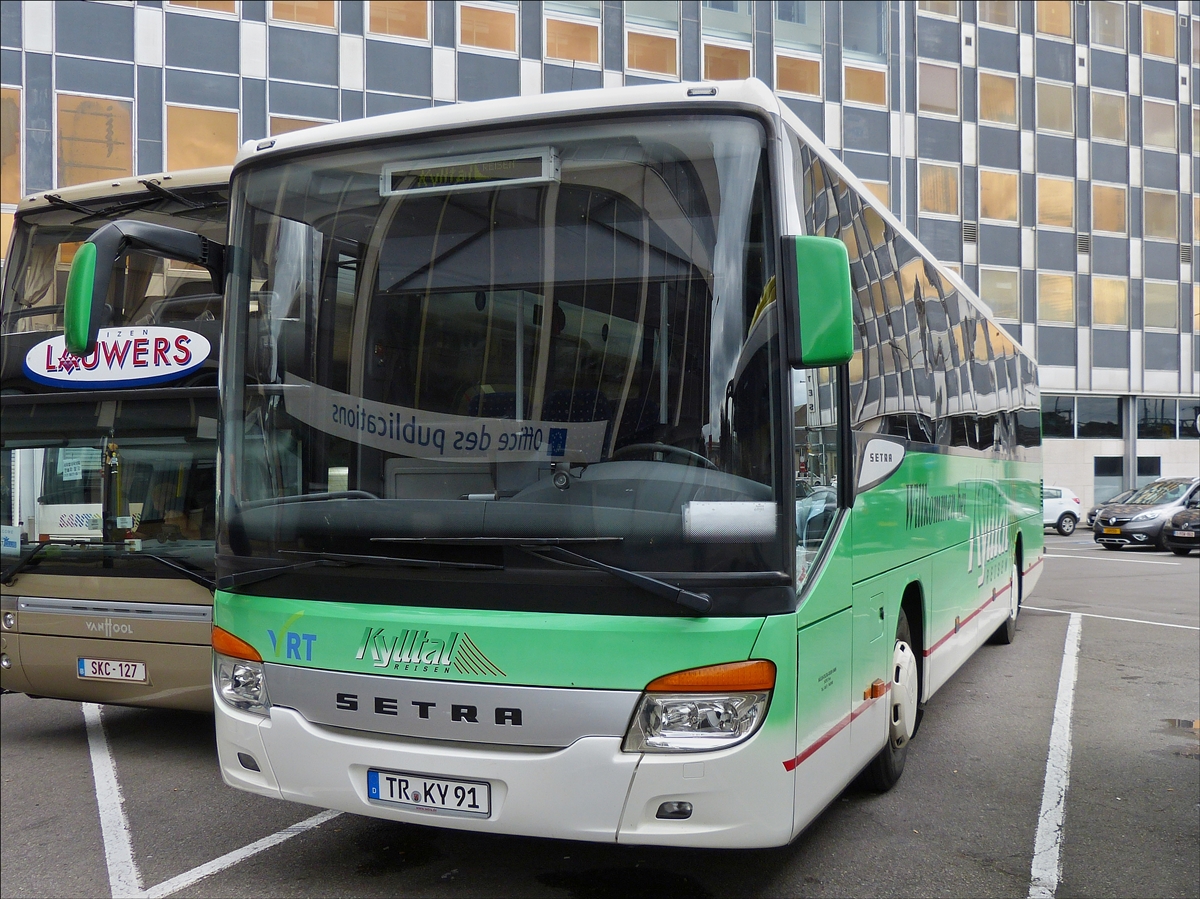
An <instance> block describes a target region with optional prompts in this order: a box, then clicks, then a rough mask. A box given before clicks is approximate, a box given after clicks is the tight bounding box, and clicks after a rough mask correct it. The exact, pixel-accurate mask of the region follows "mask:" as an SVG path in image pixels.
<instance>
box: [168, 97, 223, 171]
mask: <svg viewBox="0 0 1200 899" xmlns="http://www.w3.org/2000/svg"><path fill="white" fill-rule="evenodd" d="M237 151H238V114H237V113H236V112H221V111H220V110H217V109H195V108H193V107H191V106H167V168H168V169H169V170H171V171H175V170H176V169H198V168H204V167H206V166H210V165H232V164H233V157H234V156H236V155H237Z"/></svg>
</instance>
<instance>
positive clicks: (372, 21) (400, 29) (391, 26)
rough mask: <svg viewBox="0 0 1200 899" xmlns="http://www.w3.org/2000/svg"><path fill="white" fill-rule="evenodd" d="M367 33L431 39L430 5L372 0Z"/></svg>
mask: <svg viewBox="0 0 1200 899" xmlns="http://www.w3.org/2000/svg"><path fill="white" fill-rule="evenodd" d="M370 10H371V15H370V18H369V19H368V20H367V31H369V32H371V33H372V34H391V35H395V36H397V37H413V38H418V39H420V40H428V39H429V4H428V3H427V2H425V0H371V3H370Z"/></svg>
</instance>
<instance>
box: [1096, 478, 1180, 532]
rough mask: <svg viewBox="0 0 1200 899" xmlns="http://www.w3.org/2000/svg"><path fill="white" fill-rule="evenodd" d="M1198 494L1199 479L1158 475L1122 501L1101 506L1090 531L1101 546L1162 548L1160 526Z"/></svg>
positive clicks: (1161, 530) (1161, 529) (1161, 528)
mask: <svg viewBox="0 0 1200 899" xmlns="http://www.w3.org/2000/svg"><path fill="white" fill-rule="evenodd" d="M1198 494H1200V478H1161V479H1159V480H1157V481H1154V482H1153V483H1151V484H1147V485H1146V486H1145V487H1142V488H1141V489H1140V490H1138V491H1136V492H1135V493H1134V494H1133V496H1131V497H1129V499H1127V500H1126V501H1125V502H1123V503H1118V504H1116V505H1106V506H1103V507H1101V509H1100V510H1099V511H1098V512H1097V513H1096V523H1095V525H1093V527H1092V533H1093V534H1094V535H1095V540H1096V542H1097V543H1099V544H1100V545H1101V546H1103V547H1104V548H1105V549H1120V548H1121V547H1122V546H1154V547H1157V548H1158V549H1161V550H1166V549H1167V545H1166V544H1165V543H1164V542H1163V526H1164V525H1165V524H1166V523H1167V521H1168V520H1169V519H1170V518H1171V516H1173V515H1174V514H1175V513H1176V512H1178V511H1179V510H1180V509H1182V508H1184V507H1185V506H1186V505H1187V503H1188V500H1190V499H1191V498H1192V497H1193V496H1196V495H1198Z"/></svg>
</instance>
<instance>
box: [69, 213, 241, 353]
mask: <svg viewBox="0 0 1200 899" xmlns="http://www.w3.org/2000/svg"><path fill="white" fill-rule="evenodd" d="M130 250H137V251H138V252H141V253H146V254H148V255H150V256H161V257H162V258H164V259H176V260H178V261H180V262H190V263H192V264H193V265H199V266H201V267H203V268H205V269H207V270H208V275H209V277H210V278H211V279H212V285H213V291H214V292H216V293H223V292H224V290H225V246H224V245H223V244H219V243H217V242H216V241H212V240H209V239H208V238H207V237H203V236H201V235H199V234H196V233H195V232H193V231H185V230H183V229H182V228H172V227H170V226H168V225H159V224H155V223H154V222H140V221H136V220H135V219H121V220H119V221H115V222H109V223H108V224H107V225H104V226H103V227H102V228H100V229H98V230H97V231H96V232H95V233H94V234H93V235H92V236H91V237H89V238H88V239H87V242H86V243H84V244H83V245H82V246H81V247H80V248H79V250H78V251H77V252H76V253H75V258H74V259H73V260H72V261H71V272H70V274H69V275H68V276H67V296H66V304H65V307H64V309H63V320H64V321H63V325H64V328H63V330H64V337H65V338H66V344H67V349H68V350H70V351H71V352H72V353H74V354H75V355H77V356H86V355H88V354H89V353H91V352H92V351H93V350H95V349H96V338H97V337H98V336H99V333H100V328H101V327H103V326H105V325H107V324H108V322H109V319H110V318H111V316H112V310H111V309H109V308H108V307H107V306H106V305H105V300H106V299H107V298H108V285H109V282H110V281H111V280H112V274H113V268H114V267H115V266H116V264H117V262H118V260H120V258H121V257H122V256H124V255H125V254H126V253H127V252H129V251H130Z"/></svg>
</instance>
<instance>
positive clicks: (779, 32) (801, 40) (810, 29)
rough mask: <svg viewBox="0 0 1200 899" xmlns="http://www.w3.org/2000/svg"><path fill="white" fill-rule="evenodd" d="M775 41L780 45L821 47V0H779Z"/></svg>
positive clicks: (777, 3) (776, 7)
mask: <svg viewBox="0 0 1200 899" xmlns="http://www.w3.org/2000/svg"><path fill="white" fill-rule="evenodd" d="M775 43H776V45H778V46H780V47H803V48H804V49H806V50H820V49H821V3H820V0H777V2H776V3H775Z"/></svg>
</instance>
